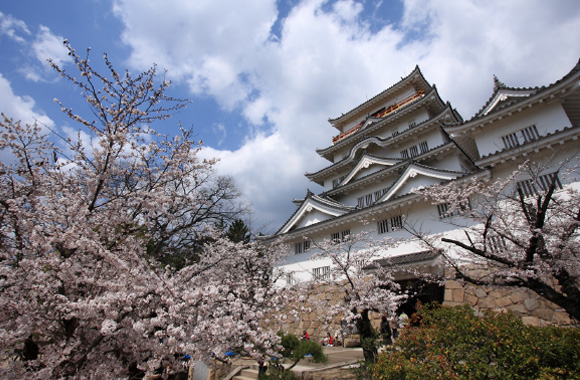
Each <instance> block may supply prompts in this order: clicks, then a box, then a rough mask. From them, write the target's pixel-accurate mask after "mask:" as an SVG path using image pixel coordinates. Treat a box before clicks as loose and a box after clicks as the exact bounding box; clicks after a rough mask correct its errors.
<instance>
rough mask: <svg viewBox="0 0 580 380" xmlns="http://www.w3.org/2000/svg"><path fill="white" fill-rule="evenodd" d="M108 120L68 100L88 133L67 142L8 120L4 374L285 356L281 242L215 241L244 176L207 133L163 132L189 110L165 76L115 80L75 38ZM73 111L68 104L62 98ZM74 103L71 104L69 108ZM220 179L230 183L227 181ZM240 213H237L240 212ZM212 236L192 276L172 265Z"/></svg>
mask: <svg viewBox="0 0 580 380" xmlns="http://www.w3.org/2000/svg"><path fill="white" fill-rule="evenodd" d="M65 44H66V46H67V48H68V49H69V54H70V55H71V56H72V57H73V59H74V62H75V64H76V66H77V69H78V70H79V73H80V76H79V77H78V79H77V78H76V77H74V76H73V75H72V74H69V73H68V72H66V71H65V70H64V69H62V68H60V67H58V66H56V64H54V63H53V67H54V68H55V69H56V70H57V71H58V72H59V73H61V75H62V76H63V77H65V78H68V79H69V80H70V81H72V83H73V84H74V85H76V86H77V87H79V88H80V89H81V90H82V93H83V96H84V97H85V99H86V101H87V104H88V106H89V109H90V111H91V114H92V115H93V118H90V119H89V118H84V117H82V116H80V115H79V114H77V113H75V112H73V110H72V109H70V108H67V107H66V106H64V105H62V104H61V107H62V109H63V111H64V112H65V113H66V114H67V115H69V116H70V117H71V119H73V120H74V121H76V122H78V123H80V126H81V128H82V130H81V132H79V138H78V139H77V140H74V139H64V140H63V141H64V147H62V146H59V145H58V144H55V143H53V142H52V138H54V134H52V135H51V134H49V133H47V131H46V130H45V129H43V128H42V127H40V126H38V125H22V124H21V123H20V122H17V121H13V120H11V119H8V118H6V117H3V119H2V121H0V128H1V134H0V149H2V150H5V151H9V152H11V154H12V157H13V160H12V161H11V162H2V163H0V177H1V180H0V337H1V339H0V354H1V355H2V357H4V358H6V357H10V358H15V360H10V361H5V362H4V364H3V365H2V368H0V373H1V374H2V377H6V378H51V379H52V378H67V379H68V378H71V379H75V378H127V377H139V376H143V374H144V373H153V372H155V371H157V372H162V374H163V376H166V375H168V374H170V373H173V372H176V371H179V370H180V369H181V367H182V362H181V361H180V360H178V359H179V358H180V355H182V354H189V355H191V356H192V357H193V358H198V359H202V360H207V358H208V354H210V353H214V354H215V355H216V356H217V357H220V356H222V355H223V353H225V352H227V350H228V349H230V348H236V349H239V350H240V352H245V353H247V354H248V355H251V356H253V357H255V358H260V357H262V356H263V355H271V354H274V353H275V351H274V349H275V348H276V346H277V344H278V342H279V337H277V336H276V334H275V332H274V331H271V330H269V329H267V328H264V327H263V326H261V322H262V321H264V320H265V321H268V319H270V321H272V323H273V324H275V321H274V320H275V319H278V318H279V319H282V318H284V315H283V314H282V313H280V312H279V309H280V308H281V307H283V306H284V304H285V302H286V301H287V296H286V295H284V294H282V293H281V292H280V291H279V290H278V289H277V288H275V287H274V286H273V282H274V281H275V280H276V271H275V268H274V263H275V262H276V260H278V259H279V258H280V257H279V255H280V252H282V251H283V250H282V249H280V248H276V246H273V247H271V249H269V248H264V247H260V249H258V247H257V246H256V245H255V244H245V245H242V244H236V243H233V242H231V241H229V240H227V239H223V238H222V237H221V236H220V235H219V234H217V233H214V232H212V231H211V230H209V229H208V228H207V226H206V225H207V223H204V221H205V220H208V219H206V218H207V217H209V218H210V220H211V218H213V216H214V215H220V214H223V212H225V211H226V210H228V208H227V207H226V206H224V207H226V208H225V209H224V208H221V207H222V206H221V205H223V203H221V201H222V200H224V199H225V195H224V194H232V193H231V191H230V190H228V189H231V186H230V184H231V182H230V180H228V179H223V180H219V178H218V177H215V176H214V174H213V171H212V166H213V163H214V161H211V160H202V159H200V158H199V157H198V155H197V153H198V152H199V149H200V146H199V144H198V143H197V142H195V141H193V140H191V134H192V131H191V130H182V131H181V133H180V134H179V135H178V136H175V137H171V138H169V137H167V136H164V135H162V134H159V133H157V132H155V131H154V130H153V129H152V128H151V126H150V125H151V124H152V123H153V122H155V121H157V120H163V119H166V118H167V117H168V116H169V115H170V114H171V113H173V112H174V111H176V110H178V109H180V108H181V107H183V106H184V105H185V103H184V102H183V101H181V100H179V99H173V98H171V97H168V96H166V95H165V90H166V89H167V88H168V86H169V83H168V82H167V81H163V80H162V81H161V83H159V84H156V78H157V73H156V69H155V68H152V69H150V70H148V71H146V72H144V73H141V74H139V75H137V76H132V75H131V74H130V73H128V72H126V73H124V74H122V75H121V74H119V73H118V72H117V71H115V69H114V68H113V66H112V64H111V63H110V62H109V60H108V58H107V57H106V55H105V62H106V65H107V67H108V76H104V75H101V74H100V73H98V72H96V71H95V70H93V68H92V67H91V65H90V63H89V60H88V55H87V57H86V58H81V57H80V56H79V55H78V54H77V53H76V52H75V51H74V49H72V48H71V47H70V45H69V44H68V43H65ZM57 102H58V101H57ZM59 104H60V102H59ZM215 178H218V180H217V181H216V182H217V185H215V186H217V189H218V190H216V187H215V186H214V185H213V183H214V179H215ZM236 213H237V211H235V210H233V209H232V214H229V215H230V216H232V217H235V215H237V214H236ZM196 236H210V237H211V239H208V240H207V241H208V243H207V244H203V245H202V246H201V247H200V248H197V251H196V252H200V254H199V255H198V257H197V258H196V260H193V262H192V263H189V265H187V266H185V267H183V268H182V269H181V270H179V271H173V270H166V269H165V268H164V267H163V266H162V265H161V264H160V263H159V262H158V261H157V259H158V258H160V257H164V256H165V255H170V254H174V253H176V252H179V251H181V250H183V249H189V248H190V247H191V244H192V242H195V241H199V240H198V239H197V238H196Z"/></svg>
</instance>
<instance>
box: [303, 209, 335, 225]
mask: <svg viewBox="0 0 580 380" xmlns="http://www.w3.org/2000/svg"><path fill="white" fill-rule="evenodd" d="M330 218H331V216H329V215H328V214H326V213H323V212H321V211H319V210H317V209H312V211H310V212H305V213H304V215H302V218H301V219H300V220H299V221H298V223H297V224H296V228H302V227H306V226H309V225H311V224H315V223H318V222H322V221H324V220H328V219H330Z"/></svg>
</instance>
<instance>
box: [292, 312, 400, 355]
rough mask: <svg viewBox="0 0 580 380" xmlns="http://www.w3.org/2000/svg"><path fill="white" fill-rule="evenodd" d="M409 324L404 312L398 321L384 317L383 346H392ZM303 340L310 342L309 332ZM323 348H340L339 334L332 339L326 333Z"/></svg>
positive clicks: (322, 343) (382, 328)
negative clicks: (400, 332)
mask: <svg viewBox="0 0 580 380" xmlns="http://www.w3.org/2000/svg"><path fill="white" fill-rule="evenodd" d="M407 324H409V316H408V315H407V314H406V313H405V312H403V313H401V315H399V318H398V319H396V320H392V321H389V320H388V319H387V317H385V316H383V317H382V318H381V327H380V329H381V335H382V337H383V344H384V345H390V344H392V343H393V342H394V341H395V340H397V338H398V337H399V329H403V328H405V326H407ZM302 340H310V335H308V332H307V331H306V330H304V331H303V332H302ZM320 344H321V345H323V346H328V347H333V346H340V345H341V342H340V340H339V339H338V333H337V334H336V336H335V337H332V335H330V333H329V332H327V333H326V336H325V337H324V338H323V339H322V341H321V342H320Z"/></svg>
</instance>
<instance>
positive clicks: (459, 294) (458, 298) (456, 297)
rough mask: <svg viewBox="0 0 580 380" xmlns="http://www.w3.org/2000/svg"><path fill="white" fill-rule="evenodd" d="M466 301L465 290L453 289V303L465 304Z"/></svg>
mask: <svg viewBox="0 0 580 380" xmlns="http://www.w3.org/2000/svg"><path fill="white" fill-rule="evenodd" d="M464 299H465V297H464V292H463V289H453V302H463V301H464Z"/></svg>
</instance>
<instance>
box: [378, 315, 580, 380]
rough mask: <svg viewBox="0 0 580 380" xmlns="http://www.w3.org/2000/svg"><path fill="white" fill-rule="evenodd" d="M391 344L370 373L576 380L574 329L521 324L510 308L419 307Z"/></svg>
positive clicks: (579, 335)
mask: <svg viewBox="0 0 580 380" xmlns="http://www.w3.org/2000/svg"><path fill="white" fill-rule="evenodd" d="M415 318H416V319H417V320H418V321H419V326H418V327H409V328H407V329H406V330H405V333H404V334H402V335H401V337H400V338H399V340H398V341H397V343H396V345H395V346H394V347H393V348H392V349H390V350H387V351H385V352H384V353H381V354H380V355H379V360H378V361H377V363H376V364H375V365H374V366H372V367H371V373H372V378H374V379H386V380H403V379H404V380H414V379H417V380H419V379H457V380H471V379H472V380H480V379H512V380H517V379H576V378H578V377H579V376H580V364H579V363H580V348H579V347H580V346H578V344H577V343H578V339H580V331H579V330H577V329H566V328H558V327H550V328H537V327H531V326H525V325H524V324H523V323H522V321H521V319H520V318H518V317H516V316H514V315H513V314H511V313H507V314H506V313H500V314H493V313H491V312H487V313H485V314H484V315H483V316H482V317H477V316H475V315H474V313H473V310H471V308H469V307H468V306H459V307H455V308H446V307H443V308H441V307H437V306H434V307H423V308H420V309H419V311H418V313H417V314H416V315H415Z"/></svg>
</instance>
